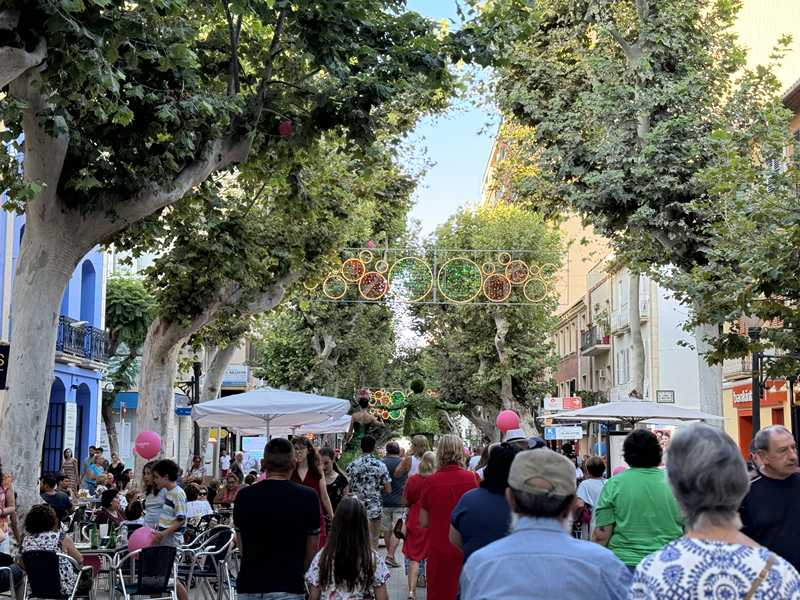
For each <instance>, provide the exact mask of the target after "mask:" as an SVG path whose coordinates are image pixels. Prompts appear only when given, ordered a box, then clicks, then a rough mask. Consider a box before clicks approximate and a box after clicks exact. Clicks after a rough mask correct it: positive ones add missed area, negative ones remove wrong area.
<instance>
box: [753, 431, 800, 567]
mask: <svg viewBox="0 0 800 600" xmlns="http://www.w3.org/2000/svg"><path fill="white" fill-rule="evenodd" d="M753 448H754V450H755V455H756V457H757V458H758V462H759V463H760V464H759V475H758V476H757V477H755V479H753V481H752V482H751V484H750V491H749V492H748V493H747V496H745V498H744V501H743V502H742V508H741V510H740V515H741V518H742V524H743V525H744V527H743V528H742V533H744V534H745V535H747V536H749V537H751V538H753V539H754V540H755V541H756V542H758V543H759V544H761V545H762V546H766V547H767V548H769V549H770V550H772V551H773V552H775V553H776V554H778V555H779V556H782V557H783V558H785V559H786V560H788V561H789V562H790V563H791V564H792V566H794V568H795V569H800V544H798V540H800V475H798V473H797V447H796V446H795V442H794V437H793V436H792V434H791V432H790V431H789V430H788V429H786V428H785V427H783V426H782V425H773V426H771V427H765V428H764V429H762V430H761V431H759V432H758V433H757V434H756V436H755V438H754V439H753Z"/></svg>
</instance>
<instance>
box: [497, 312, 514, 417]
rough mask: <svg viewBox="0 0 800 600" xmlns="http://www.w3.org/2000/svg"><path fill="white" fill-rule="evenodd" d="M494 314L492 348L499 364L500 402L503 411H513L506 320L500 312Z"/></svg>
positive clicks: (507, 324)
mask: <svg viewBox="0 0 800 600" xmlns="http://www.w3.org/2000/svg"><path fill="white" fill-rule="evenodd" d="M501 310H502V309H499V308H498V309H496V310H495V312H494V326H495V335H494V347H495V349H496V350H497V358H498V360H499V362H500V373H501V376H500V400H501V402H502V403H503V408H504V409H510V410H515V403H514V387H513V385H512V379H511V357H510V356H509V354H508V348H507V347H506V336H507V335H508V328H509V323H508V319H507V318H506V316H505V315H504V314H502V313H501V312H500V311H501Z"/></svg>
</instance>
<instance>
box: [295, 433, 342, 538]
mask: <svg viewBox="0 0 800 600" xmlns="http://www.w3.org/2000/svg"><path fill="white" fill-rule="evenodd" d="M292 444H293V445H294V453H295V456H296V457H297V467H296V468H295V470H294V473H292V481H294V482H295V483H299V484H301V485H304V486H306V487H310V488H311V489H312V490H314V491H315V492H317V496H318V497H319V547H320V548H322V547H323V546H324V545H325V538H326V533H327V532H326V524H325V515H328V517H329V518H331V519H333V509H332V508H331V500H330V498H328V489H327V487H326V486H325V474H324V472H323V471H322V460H321V459H320V456H319V453H318V452H317V449H316V448H314V445H313V444H312V443H311V442H310V441H309V440H307V439H306V438H303V437H296V438H294V439H293V440H292ZM320 481H321V482H322V484H320Z"/></svg>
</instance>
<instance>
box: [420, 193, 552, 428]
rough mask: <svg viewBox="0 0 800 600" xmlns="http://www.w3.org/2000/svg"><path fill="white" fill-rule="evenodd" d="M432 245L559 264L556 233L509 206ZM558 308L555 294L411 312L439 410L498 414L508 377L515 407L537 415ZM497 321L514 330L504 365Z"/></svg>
mask: <svg viewBox="0 0 800 600" xmlns="http://www.w3.org/2000/svg"><path fill="white" fill-rule="evenodd" d="M433 245H434V246H435V248H436V249H437V250H443V249H460V248H471V249H477V250H481V249H485V250H497V249H508V250H525V251H526V252H529V253H530V255H531V256H533V257H534V258H533V259H531V262H534V263H536V264H546V263H552V264H555V265H557V264H559V263H560V245H559V240H558V233H557V232H556V231H555V230H553V229H552V228H550V227H549V226H548V225H547V224H545V222H544V221H543V220H542V218H541V217H539V216H537V215H535V214H533V213H531V212H529V211H526V210H524V209H522V208H519V207H515V206H509V205H505V204H497V205H493V206H488V205H484V206H481V207H479V208H478V209H477V210H475V211H471V210H464V211H462V212H459V213H458V214H457V215H455V216H453V217H451V218H450V220H448V222H447V223H446V224H444V225H442V226H441V227H440V228H439V229H438V230H437V232H436V237H435V241H434V242H433ZM554 308H555V298H554V297H553V295H552V294H550V295H548V297H547V298H545V300H544V301H543V302H541V303H539V304H535V305H522V306H514V305H510V306H491V305H469V306H467V305H464V306H459V305H453V304H444V305H432V304H419V305H412V306H411V310H412V313H413V315H414V317H415V323H414V328H415V329H416V330H417V332H418V333H419V334H420V335H421V336H423V335H424V336H425V338H426V339H427V340H428V346H427V347H426V349H425V355H427V361H428V363H427V364H428V372H427V374H426V381H428V382H429V383H428V387H429V389H433V390H435V392H436V394H437V396H436V398H435V399H436V401H437V403H438V404H439V406H447V407H449V408H456V410H458V412H460V413H461V414H464V415H466V416H475V414H476V412H475V411H476V409H478V408H481V407H486V408H487V409H489V410H491V409H494V410H495V411H496V410H497V409H498V408H499V407H500V406H501V387H502V383H503V379H504V378H510V381H511V388H512V392H513V397H514V400H515V401H516V402H518V403H519V404H520V405H523V406H526V407H529V408H533V407H534V406H535V405H536V404H537V402H538V401H539V399H540V398H541V397H542V396H543V395H544V393H545V392H546V391H547V390H548V389H549V382H548V381H547V378H546V373H547V369H548V368H549V367H551V366H552V365H553V358H552V354H551V344H550V341H549V336H550V333H551V329H552V327H553V325H554V323H553V320H552V318H551V316H550V315H551V314H552V311H553V310H554ZM498 316H502V317H503V318H504V319H505V320H506V321H507V323H508V332H507V334H506V335H505V351H506V353H507V355H508V359H507V361H505V364H504V361H503V360H501V358H500V356H499V353H498V350H497V347H496V343H495V336H496V335H497V333H498V327H497V323H496V317H498ZM492 427H493V422H492Z"/></svg>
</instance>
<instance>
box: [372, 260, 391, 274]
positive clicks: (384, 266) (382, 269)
mask: <svg viewBox="0 0 800 600" xmlns="http://www.w3.org/2000/svg"><path fill="white" fill-rule="evenodd" d="M375 270H376V271H377V272H378V273H386V271H388V270H389V263H388V262H386V261H385V260H379V261H378V262H376V263H375Z"/></svg>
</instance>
